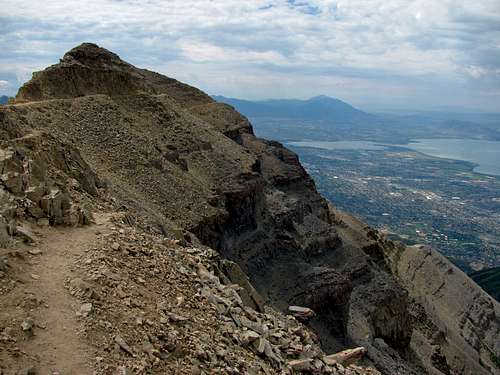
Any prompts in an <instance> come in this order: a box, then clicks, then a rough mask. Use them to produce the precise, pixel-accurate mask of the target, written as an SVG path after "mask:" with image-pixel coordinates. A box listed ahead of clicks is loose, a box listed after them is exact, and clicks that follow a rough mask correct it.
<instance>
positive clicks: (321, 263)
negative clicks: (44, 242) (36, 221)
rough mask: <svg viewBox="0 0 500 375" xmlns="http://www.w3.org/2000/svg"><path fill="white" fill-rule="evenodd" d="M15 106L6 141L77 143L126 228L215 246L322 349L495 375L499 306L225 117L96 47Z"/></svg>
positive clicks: (187, 91)
mask: <svg viewBox="0 0 500 375" xmlns="http://www.w3.org/2000/svg"><path fill="white" fill-rule="evenodd" d="M16 103H17V104H14V105H10V106H7V107H4V108H2V109H0V121H1V130H2V131H3V139H5V140H12V139H13V138H15V137H19V136H22V135H23V134H25V133H26V132H30V131H32V130H36V131H38V132H44V133H50V134H51V135H52V136H53V137H56V138H57V139H60V140H61V141H63V142H66V143H68V144H72V145H74V147H76V148H77V149H78V150H79V153H80V154H81V156H82V158H83V160H84V161H83V160H82V162H85V163H88V164H89V165H90V166H91V167H92V169H93V170H95V171H96V172H97V175H98V176H99V177H96V178H95V179H94V180H92V181H99V184H102V185H106V186H107V189H108V190H109V191H110V192H112V193H113V195H114V196H116V197H118V200H119V203H120V204H121V205H122V206H123V207H124V209H126V210H127V211H128V215H129V216H130V217H133V218H135V219H136V220H137V221H139V222H141V223H142V224H143V225H145V226H149V227H150V228H152V229H153V230H159V231H163V232H167V233H168V232H172V231H176V232H178V231H179V229H182V230H184V231H185V232H184V236H185V240H186V241H193V242H196V241H201V242H202V243H203V244H205V245H209V246H211V247H213V248H215V249H216V250H218V251H219V252H220V253H221V255H222V256H223V257H226V258H229V259H231V260H233V261H235V262H236V263H238V264H239V265H240V266H241V268H242V269H243V270H244V271H245V272H246V273H247V274H248V276H249V277H250V279H251V281H252V283H253V285H254V286H255V287H256V289H257V290H258V291H259V292H260V293H261V295H262V296H263V297H264V298H265V299H266V300H267V302H269V303H270V304H272V305H274V306H275V307H278V308H280V309H285V308H286V307H287V306H288V305H290V304H295V305H303V306H307V307H310V308H312V309H314V310H315V311H316V313H317V315H316V317H315V318H314V319H313V320H312V321H311V322H310V324H311V326H312V327H313V328H314V329H316V331H317V332H318V333H319V335H320V338H321V341H322V344H323V347H324V348H326V349H327V350H333V349H339V348H342V347H344V346H345V345H347V344H352V343H357V344H362V345H364V346H366V347H367V349H368V357H369V359H370V360H371V361H372V362H374V363H375V364H376V366H377V367H378V368H379V369H380V370H381V371H383V372H384V373H386V374H396V373H399V374H414V373H426V372H428V373H434V374H454V373H457V374H458V373H460V374H462V373H463V374H489V373H494V372H495V371H497V369H495V367H494V366H495V365H494V364H493V362H492V357H493V355H495V354H496V355H498V354H499V351H500V348H499V345H500V344H499V343H500V333H499V321H498V320H499V309H498V303H497V302H495V301H493V300H492V299H491V298H489V297H488V296H487V295H486V294H484V293H483V292H482V291H481V290H480V289H479V288H478V287H477V286H476V285H475V284H474V283H472V282H470V281H469V280H468V279H467V278H466V276H465V275H463V274H462V273H461V272H460V271H459V270H457V269H454V268H453V272H452V273H453V275H455V276H454V277H455V278H452V277H450V276H449V275H450V272H449V268H450V267H452V266H451V265H450V264H449V262H447V260H446V259H444V258H439V262H430V260H429V258H430V257H439V256H438V255H436V253H435V252H433V251H430V253H429V254H431V255H426V254H428V253H424V252H423V251H422V252H419V251H417V250H415V249H409V250H406V249H403V248H401V247H400V246H398V245H395V244H393V243H390V242H387V241H385V240H384V239H383V238H381V237H380V236H379V234H378V233H376V232H375V231H373V230H371V229H370V228H368V227H366V226H365V225H364V224H363V223H361V222H359V221H357V220H356V219H354V218H352V217H351V216H349V215H347V214H344V213H342V212H338V211H336V210H335V208H333V207H331V206H330V205H329V204H328V203H327V202H326V201H325V200H324V199H323V198H322V197H321V196H320V195H319V194H318V192H317V191H316V189H315V186H314V182H313V181H312V179H311V178H310V177H309V176H308V174H307V173H306V172H305V170H304V169H303V168H302V166H301V165H300V163H299V161H298V158H297V156H296V155H295V154H294V153H292V152H291V151H289V150H287V149H286V148H284V147H283V146H282V145H281V144H279V143H276V142H271V141H265V140H262V139H258V138H256V137H255V136H254V135H253V132H252V128H251V125H250V123H249V122H248V120H247V119H246V118H244V117H243V116H241V115H240V114H238V113H237V112H236V111H234V109H232V107H230V106H228V105H225V104H221V103H217V102H214V101H213V100H212V99H211V98H210V97H209V96H208V95H206V94H204V93H203V92H201V91H199V90H197V89H195V88H192V87H190V86H188V85H185V84H182V83H180V82H178V81H176V80H173V79H171V78H167V77H164V76H161V75H159V74H156V73H153V72H149V71H146V70H141V69H137V68H135V67H133V66H131V65H129V64H127V63H125V62H123V61H121V60H120V59H119V57H118V56H116V55H115V54H112V53H110V52H109V51H107V50H105V49H102V48H99V47H97V46H95V45H92V44H84V45H81V46H79V47H77V48H75V49H73V50H71V51H70V52H68V53H67V54H66V55H65V56H64V58H63V59H62V60H61V62H60V63H59V64H57V65H54V66H52V67H49V68H47V69H46V70H44V71H42V72H38V73H35V74H34V76H33V79H32V80H31V81H30V82H28V83H27V84H25V85H24V86H23V87H22V88H21V89H20V90H19V93H18V95H17V97H16ZM27 214H28V215H29V212H28V213H27ZM420 258H422V260H421V262H423V263H422V264H423V265H425V267H426V268H425V271H422V270H423V268H422V267H424V266H423V265H420V263H419V262H420V260H419V259H420ZM410 274H413V275H415V276H414V277H413V278H411V277H410V276H409V275H410ZM417 275H418V277H417ZM437 280H439V281H437ZM464 280H467V281H464ZM436 283H443V285H444V286H442V285H441V284H439V285H437V284H436ZM434 286H435V287H436V288H434ZM445 291H446V293H445ZM453 293H461V294H463V295H464V296H468V297H467V301H466V303H459V304H457V303H456V300H454V297H453V296H452V294H453ZM436 331H439V332H440V334H439V338H436V337H435V336H436V335H435V332H436Z"/></svg>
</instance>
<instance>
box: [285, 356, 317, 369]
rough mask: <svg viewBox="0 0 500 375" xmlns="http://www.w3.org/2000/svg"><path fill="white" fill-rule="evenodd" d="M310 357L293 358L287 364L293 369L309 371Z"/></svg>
mask: <svg viewBox="0 0 500 375" xmlns="http://www.w3.org/2000/svg"><path fill="white" fill-rule="evenodd" d="M311 364H312V359H310V358H308V359H295V360H293V361H290V362H288V366H290V367H291V368H292V370H294V371H310V370H311Z"/></svg>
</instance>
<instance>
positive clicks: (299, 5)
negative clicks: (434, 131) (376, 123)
mask: <svg viewBox="0 0 500 375" xmlns="http://www.w3.org/2000/svg"><path fill="white" fill-rule="evenodd" d="M82 42H93V43H96V44H98V45H100V46H102V47H105V48H107V49H109V50H111V51H113V52H115V53H117V54H118V55H120V57H121V58H122V59H124V60H126V61H128V62H130V63H132V64H134V65H136V66H139V67H142V68H147V69H151V70H154V71H158V72H160V73H162V74H165V75H167V76H170V77H174V78H177V79H179V80H181V81H183V82H186V83H189V84H192V85H194V86H197V87H199V88H201V89H202V90H204V91H206V92H208V93H209V94H213V95H215V94H217V95H224V96H229V97H236V98H244V99H268V98H308V97H311V96H315V95H319V94H325V95H329V96H333V97H337V98H340V99H342V100H345V101H348V102H350V103H351V104H354V105H356V106H358V107H360V108H362V109H366V110H377V109H386V108H395V109H396V108H408V109H417V110H418V109H422V110H427V109H437V108H456V109H463V110H482V111H495V112H500V0H309V1H300V0H295V1H294V0H252V1H244V0H197V1H195V0H99V1H98V0H86V1H81V0H80V1H69V0H44V1H32V0H23V1H19V2H17V1H12V0H8V1H6V0H0V95H14V94H15V93H16V92H17V89H18V88H19V86H20V85H22V84H23V83H24V82H26V81H27V80H29V79H30V77H31V73H32V72H33V71H37V70H42V69H43V68H45V67H47V66H48V65H51V64H55V63H57V62H58V59H59V58H60V57H62V56H63V55H64V53H65V52H66V51H68V50H69V49H71V48H72V47H74V46H76V45H78V44H80V43H82Z"/></svg>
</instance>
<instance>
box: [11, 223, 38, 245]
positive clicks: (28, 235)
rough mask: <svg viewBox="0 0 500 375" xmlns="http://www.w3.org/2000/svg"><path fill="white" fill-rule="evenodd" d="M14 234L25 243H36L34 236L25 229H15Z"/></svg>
mask: <svg viewBox="0 0 500 375" xmlns="http://www.w3.org/2000/svg"><path fill="white" fill-rule="evenodd" d="M16 234H17V235H18V236H19V237H21V238H22V239H23V241H25V242H28V243H33V242H35V241H36V237H35V235H34V234H33V233H32V232H31V231H30V230H29V229H27V228H25V227H16Z"/></svg>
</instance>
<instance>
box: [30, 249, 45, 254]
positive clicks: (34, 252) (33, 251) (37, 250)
mask: <svg viewBox="0 0 500 375" xmlns="http://www.w3.org/2000/svg"><path fill="white" fill-rule="evenodd" d="M28 253H30V254H31V255H40V254H41V253H42V250H39V249H30V250H28Z"/></svg>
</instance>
